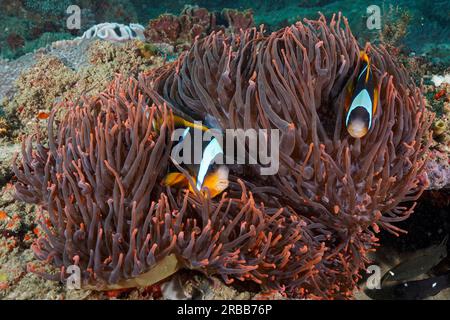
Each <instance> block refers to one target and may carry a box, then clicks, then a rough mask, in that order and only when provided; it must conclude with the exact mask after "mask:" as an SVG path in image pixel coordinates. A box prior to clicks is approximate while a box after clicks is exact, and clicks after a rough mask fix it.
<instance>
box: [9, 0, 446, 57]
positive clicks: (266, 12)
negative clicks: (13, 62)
mask: <svg viewBox="0 0 450 320" xmlns="http://www.w3.org/2000/svg"><path fill="white" fill-rule="evenodd" d="M72 4H76V5H78V6H79V7H80V8H81V10H82V14H81V30H78V31H73V30H72V31H71V30H68V29H67V27H66V19H67V17H68V14H67V13H66V9H67V7H68V6H69V5H72ZM185 5H198V6H200V7H205V8H207V9H209V10H210V11H221V10H222V9H223V8H235V9H241V10H244V9H251V10H252V11H253V13H254V17H255V23H256V24H257V25H259V24H262V23H264V24H265V25H266V26H267V28H268V29H269V30H274V29H278V28H280V27H282V26H285V25H288V24H291V23H293V22H295V21H297V20H301V19H302V18H305V17H307V18H317V15H318V12H319V11H320V12H322V13H324V14H325V15H326V16H330V15H331V14H332V13H336V12H339V11H342V13H343V14H344V15H346V16H347V17H348V18H349V21H350V25H351V27H352V30H353V32H354V34H355V35H357V36H358V38H359V39H360V40H361V42H364V41H367V40H370V41H377V39H378V36H379V31H378V30H368V29H367V27H366V21H367V17H368V15H367V7H368V6H369V5H377V6H379V7H380V9H381V23H382V28H386V26H392V25H394V26H399V27H400V28H403V29H404V34H403V33H402V34H401V36H400V37H399V35H398V34H394V37H396V38H395V39H394V40H395V42H396V43H395V44H396V45H398V46H399V47H402V48H404V49H406V50H409V51H412V52H414V53H416V54H423V55H428V56H430V58H431V59H434V60H435V61H437V62H444V63H446V64H448V60H449V58H448V57H449V56H450V49H449V48H450V1H448V0H435V1H427V0H416V1H407V0H399V1H392V0H391V1H374V0H359V1H354V0H344V1H333V0H279V1H256V0H254V1H248V0H232V1H231V0H217V1H208V0H198V1H180V0H166V1H160V0H110V1H88V0H0V30H2V32H1V33H0V57H3V58H8V59H11V58H17V57H18V56H20V55H22V54H24V53H26V52H30V51H33V50H35V49H37V48H39V47H43V46H45V45H47V44H49V43H51V42H53V41H55V40H59V39H69V38H73V37H75V36H77V35H81V34H82V33H83V31H85V30H86V29H88V28H89V27H91V26H92V25H94V24H97V23H101V22H119V23H130V22H138V23H141V24H143V25H147V24H148V21H149V20H150V19H152V18H155V17H157V16H158V15H160V14H162V13H173V14H178V13H179V12H180V11H181V10H182V9H183V8H184V6H185ZM401 31H402V30H401ZM402 32H403V31H402Z"/></svg>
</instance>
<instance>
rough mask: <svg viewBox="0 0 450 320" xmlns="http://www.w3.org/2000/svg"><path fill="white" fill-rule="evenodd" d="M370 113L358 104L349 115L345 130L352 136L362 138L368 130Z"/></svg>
mask: <svg viewBox="0 0 450 320" xmlns="http://www.w3.org/2000/svg"><path fill="white" fill-rule="evenodd" d="M369 121H370V115H369V112H367V110H366V108H364V107H362V106H358V107H356V108H355V109H353V110H352V112H351V113H350V115H349V119H348V125H347V131H348V133H349V134H350V135H351V136H352V137H353V138H362V137H364V136H365V135H366V134H367V132H368V131H369Z"/></svg>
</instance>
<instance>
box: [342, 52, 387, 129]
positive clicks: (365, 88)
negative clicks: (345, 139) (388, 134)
mask: <svg viewBox="0 0 450 320" xmlns="http://www.w3.org/2000/svg"><path fill="white" fill-rule="evenodd" d="M360 58H361V60H362V63H361V71H360V73H359V74H358V77H357V78H356V80H355V81H354V82H352V83H350V84H349V85H348V86H347V94H346V99H345V111H346V116H345V126H346V128H347V131H348V133H349V134H350V135H351V136H352V137H353V138H362V137H364V136H365V135H366V134H367V132H369V130H370V129H371V128H372V125H373V118H374V116H375V112H376V111H377V106H378V102H379V96H378V88H377V87H376V86H375V81H374V78H373V74H372V70H371V64H370V59H369V56H368V55H367V53H365V52H363V51H361V53H360Z"/></svg>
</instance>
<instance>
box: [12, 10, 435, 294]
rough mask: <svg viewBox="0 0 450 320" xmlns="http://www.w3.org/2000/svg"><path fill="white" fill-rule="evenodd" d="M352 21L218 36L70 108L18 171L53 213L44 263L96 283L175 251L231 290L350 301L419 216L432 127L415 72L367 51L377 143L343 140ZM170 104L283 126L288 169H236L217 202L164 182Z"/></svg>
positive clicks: (235, 122)
mask: <svg viewBox="0 0 450 320" xmlns="http://www.w3.org/2000/svg"><path fill="white" fill-rule="evenodd" d="M341 20H342V18H341V17H340V16H338V17H337V18H335V17H333V18H332V19H331V21H330V22H329V23H327V22H326V20H325V18H324V17H321V18H320V19H319V20H317V21H309V20H305V22H304V23H300V22H299V23H297V24H296V25H294V26H291V27H288V28H285V29H283V30H280V31H278V32H276V33H272V34H271V35H269V36H265V35H264V34H263V33H262V32H259V31H257V30H256V29H250V30H247V31H243V32H241V33H240V34H238V35H233V36H225V35H224V34H223V33H221V32H218V33H212V34H211V35H210V36H208V37H206V38H204V39H202V40H199V41H196V42H195V44H194V45H193V47H192V48H191V49H190V50H189V51H188V52H187V53H185V54H183V55H182V56H180V58H179V59H178V61H176V62H175V63H173V64H168V65H166V66H164V67H162V68H160V69H157V70H156V71H153V72H150V73H147V74H141V75H140V76H139V78H138V79H129V80H123V79H120V78H118V79H117V80H116V81H115V82H114V83H112V84H111V86H110V88H109V89H108V90H107V91H105V92H104V93H102V94H101V95H99V96H98V97H96V98H89V99H85V100H84V102H83V103H82V104H81V105H74V104H68V107H69V110H70V112H67V114H66V116H65V118H64V120H63V121H62V122H61V123H60V124H59V126H58V128H59V129H58V131H57V133H56V134H54V133H53V129H52V128H53V121H52V119H50V121H49V135H50V137H49V145H48V147H45V146H43V145H41V144H38V146H37V148H36V149H35V150H33V148H32V141H33V139H32V137H30V138H28V139H27V140H26V141H25V142H24V147H23V151H22V155H23V160H22V162H21V164H20V165H19V166H16V167H15V168H14V170H15V173H16V176H17V179H18V181H17V183H16V185H15V187H16V193H17V196H18V198H19V199H22V200H24V201H27V202H31V203H38V204H40V205H41V206H42V208H43V209H44V213H43V214H42V215H41V219H40V220H41V225H42V228H43V229H44V231H45V236H43V237H41V238H40V239H39V240H38V241H37V243H35V245H34V246H33V249H34V251H35V253H36V256H37V257H38V258H39V259H42V260H47V261H51V262H52V263H53V264H54V265H55V266H57V267H60V268H61V274H60V275H57V276H56V278H58V279H64V278H65V277H66V276H67V275H66V274H65V272H64V271H65V269H66V268H67V267H68V266H69V265H71V264H76V265H78V266H80V268H81V270H82V278H83V283H84V284H85V285H96V286H97V287H98V288H102V287H103V288H104V287H108V286H110V285H112V284H117V285H120V284H121V283H122V284H123V283H124V281H129V280H130V279H139V278H140V277H143V276H144V275H145V274H148V272H151V270H152V268H156V267H157V266H158V265H160V264H161V263H164V262H165V261H167V258H168V257H175V258H176V261H177V263H179V265H180V266H181V267H185V268H190V269H197V270H200V271H203V272H204V273H206V274H217V275H219V276H221V277H222V278H223V279H224V280H225V281H226V282H227V283H230V282H232V281H233V280H241V281H246V280H250V281H254V282H256V283H258V284H260V285H261V286H262V287H263V288H274V289H278V290H283V291H285V292H286V293H287V294H288V295H289V296H291V297H309V298H313V297H322V298H331V297H348V296H350V295H351V292H352V290H353V288H354V287H355V285H356V281H357V280H358V279H359V275H358V274H359V272H360V270H361V269H362V268H364V267H365V265H366V264H367V262H368V259H367V257H366V254H367V252H368V251H370V250H372V249H374V247H375V246H376V245H377V241H378V239H377V238H376V237H375V233H376V232H378V230H379V227H383V228H386V229H387V230H389V231H391V232H394V233H398V232H399V229H398V228H397V227H396V226H395V225H394V223H395V222H396V221H399V220H403V219H406V218H407V217H408V216H409V215H410V214H411V212H412V208H413V206H410V207H407V206H404V205H401V203H402V202H406V201H408V202H410V201H414V200H416V199H417V198H418V196H419V195H420V194H421V192H422V190H423V187H424V184H425V181H424V180H423V179H421V174H422V171H423V167H424V160H423V159H422V158H421V157H422V155H423V154H424V152H426V150H427V148H428V143H429V138H430V136H429V132H428V128H429V126H430V118H429V116H428V115H427V114H426V113H425V107H424V101H423V98H422V96H421V94H420V91H419V89H418V88H416V87H415V85H414V83H413V82H412V80H411V79H410V78H409V76H408V75H407V73H406V71H405V70H404V68H403V67H401V66H399V65H397V64H396V63H395V62H393V61H392V59H391V58H390V55H389V53H388V52H386V50H384V49H383V48H382V47H375V46H371V45H367V46H366V48H365V49H366V51H367V52H368V54H369V56H370V58H371V61H372V64H373V68H374V74H375V78H376V79H377V83H378V88H379V90H380V97H381V106H380V108H378V110H377V113H376V115H375V118H374V127H373V128H372V130H371V131H370V132H369V134H368V135H367V136H366V137H364V138H363V139H356V140H355V139H354V138H351V137H350V136H349V135H347V133H346V130H345V128H343V125H342V122H343V113H344V110H343V108H344V106H343V105H344V103H343V100H344V92H345V90H344V87H345V85H346V84H347V83H348V81H351V80H352V79H353V78H354V77H355V75H356V74H357V72H358V67H359V63H360V62H359V59H358V57H359V51H360V48H359V46H358V43H357V41H356V40H355V38H354V37H353V35H352V34H351V32H350V30H349V28H348V25H347V22H346V20H345V19H343V23H344V27H341V23H342V21H341ZM169 110H171V111H170V112H169ZM172 111H173V112H175V113H181V114H183V113H184V114H189V115H190V116H192V117H193V118H195V119H200V120H202V119H205V118H206V116H207V115H212V116H214V118H216V119H217V122H218V123H219V125H220V126H221V127H222V128H223V129H226V128H243V129H247V128H266V129H270V128H278V129H280V131H281V145H280V148H281V150H280V152H281V154H280V170H279V172H278V173H277V174H276V175H273V176H265V177H263V176H259V175H258V174H257V173H259V171H256V170H257V169H258V166H254V165H253V166H250V165H249V166H246V168H245V170H242V171H240V172H233V169H232V171H231V173H232V174H231V178H230V179H231V182H230V188H229V190H228V193H226V194H223V195H222V197H221V198H219V199H209V198H205V197H203V196H202V195H200V194H196V193H188V192H186V191H184V190H171V189H169V188H163V187H162V186H161V184H160V181H161V179H162V177H163V176H164V174H165V173H166V167H167V165H168V159H169V151H170V139H169V138H168V137H169V136H170V134H171V130H172V128H173V124H172V116H171V112H172ZM153 119H155V120H157V121H160V122H162V123H163V125H162V127H161V129H160V130H156V129H154V127H153V126H152V125H151V123H152V120H153ZM268 186H271V187H268ZM153 270H154V269H153Z"/></svg>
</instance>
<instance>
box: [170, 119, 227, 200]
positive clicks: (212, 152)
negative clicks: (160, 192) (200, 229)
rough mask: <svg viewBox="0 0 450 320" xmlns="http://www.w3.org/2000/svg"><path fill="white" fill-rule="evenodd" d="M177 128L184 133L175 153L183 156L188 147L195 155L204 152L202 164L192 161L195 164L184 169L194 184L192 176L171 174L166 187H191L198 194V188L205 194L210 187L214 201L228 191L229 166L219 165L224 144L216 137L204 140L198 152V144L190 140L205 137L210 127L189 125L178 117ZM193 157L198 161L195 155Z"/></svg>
mask: <svg viewBox="0 0 450 320" xmlns="http://www.w3.org/2000/svg"><path fill="white" fill-rule="evenodd" d="M174 125H175V128H177V127H178V128H182V129H184V131H183V134H182V136H181V139H180V141H179V142H178V143H177V144H176V145H175V146H174V147H173V149H172V154H174V153H175V154H179V153H180V151H181V150H182V151H183V152H185V148H191V154H193V153H194V152H201V157H200V162H199V163H195V161H194V160H192V159H191V160H192V161H191V162H190V163H191V164H183V166H182V167H183V169H185V170H186V171H187V173H188V174H189V176H190V178H191V179H192V181H193V183H194V185H192V184H191V183H190V182H189V179H188V177H186V175H185V174H184V173H182V172H169V173H168V174H167V175H166V176H165V177H164V180H163V184H164V185H166V186H172V187H177V188H188V189H189V190H190V191H191V192H194V188H195V189H197V190H198V191H200V192H202V194H205V193H204V190H203V188H204V187H207V188H208V190H209V193H210V196H211V198H214V197H215V196H217V195H219V194H220V193H222V192H223V191H224V190H225V189H226V188H228V172H229V170H228V167H227V166H225V165H217V164H215V160H216V158H217V157H218V156H223V154H224V152H223V148H222V145H221V144H220V142H219V141H218V140H217V139H216V138H215V137H213V138H211V140H210V141H202V146H201V150H200V149H199V150H197V149H196V148H195V141H194V142H193V143H191V141H188V140H189V139H191V137H193V136H194V135H195V134H203V132H205V131H207V130H209V128H208V127H205V126H203V125H199V124H197V123H192V122H189V121H187V120H184V119H183V118H180V117H178V116H174ZM187 141H188V142H187ZM193 157H194V159H195V155H194V156H193Z"/></svg>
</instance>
